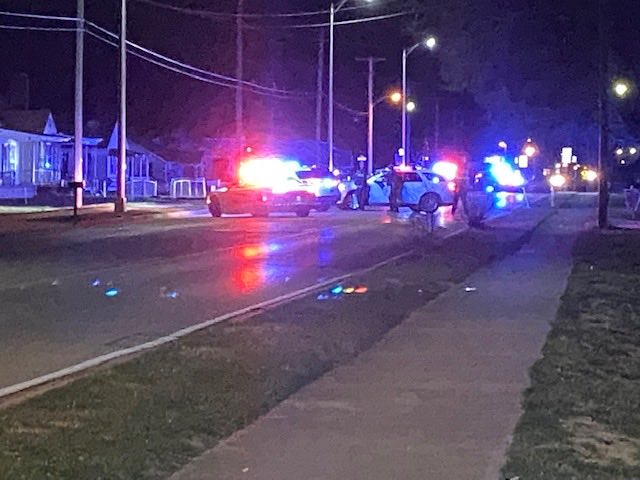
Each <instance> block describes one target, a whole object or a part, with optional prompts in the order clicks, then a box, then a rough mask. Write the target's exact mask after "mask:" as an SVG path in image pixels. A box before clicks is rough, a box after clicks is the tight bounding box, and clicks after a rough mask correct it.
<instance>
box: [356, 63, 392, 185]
mask: <svg viewBox="0 0 640 480" xmlns="http://www.w3.org/2000/svg"><path fill="white" fill-rule="evenodd" d="M356 60H357V61H358V62H367V63H368V64H369V89H368V96H369V101H368V108H367V116H368V120H369V125H368V132H367V174H368V175H369V176H371V175H373V108H374V106H375V103H374V100H373V86H374V85H373V77H374V73H375V72H374V67H375V64H376V63H379V62H384V61H385V60H386V59H385V58H376V57H368V58H356Z"/></svg>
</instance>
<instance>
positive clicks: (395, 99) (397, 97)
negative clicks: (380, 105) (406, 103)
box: [389, 92, 402, 103]
mask: <svg viewBox="0 0 640 480" xmlns="http://www.w3.org/2000/svg"><path fill="white" fill-rule="evenodd" d="M389 100H391V101H392V102H393V103H400V102H401V101H402V93H400V92H393V93H392V94H391V95H389Z"/></svg>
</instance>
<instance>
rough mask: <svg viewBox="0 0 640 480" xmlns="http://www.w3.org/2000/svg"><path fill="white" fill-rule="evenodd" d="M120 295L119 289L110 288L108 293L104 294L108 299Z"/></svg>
mask: <svg viewBox="0 0 640 480" xmlns="http://www.w3.org/2000/svg"><path fill="white" fill-rule="evenodd" d="M119 293H120V291H119V290H118V289H117V288H109V289H108V290H107V291H106V292H104V294H105V295H106V296H107V297H116V296H117V295H118V294H119Z"/></svg>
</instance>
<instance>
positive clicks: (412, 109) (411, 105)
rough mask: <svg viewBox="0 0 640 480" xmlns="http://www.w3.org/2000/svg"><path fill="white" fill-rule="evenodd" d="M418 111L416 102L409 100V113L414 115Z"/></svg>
mask: <svg viewBox="0 0 640 480" xmlns="http://www.w3.org/2000/svg"><path fill="white" fill-rule="evenodd" d="M415 110H416V102H414V101H412V100H409V101H408V102H407V112H409V113H412V112H415Z"/></svg>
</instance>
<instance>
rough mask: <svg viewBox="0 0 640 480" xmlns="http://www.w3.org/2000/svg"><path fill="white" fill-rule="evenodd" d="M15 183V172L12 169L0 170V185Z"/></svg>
mask: <svg viewBox="0 0 640 480" xmlns="http://www.w3.org/2000/svg"><path fill="white" fill-rule="evenodd" d="M15 184H16V172H14V171H13V170H11V171H8V172H0V185H4V186H5V187H7V186H8V187H12V186H14V185H15Z"/></svg>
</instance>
